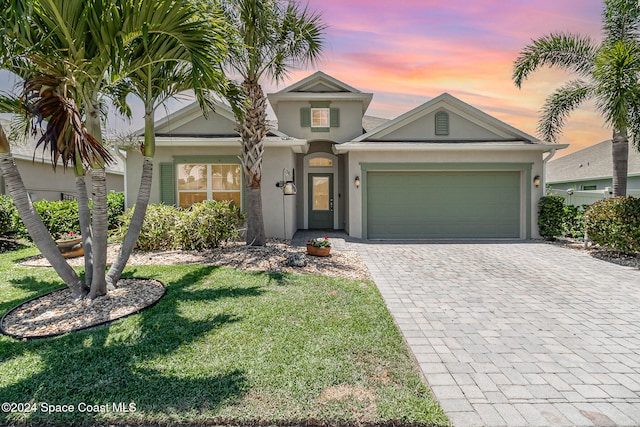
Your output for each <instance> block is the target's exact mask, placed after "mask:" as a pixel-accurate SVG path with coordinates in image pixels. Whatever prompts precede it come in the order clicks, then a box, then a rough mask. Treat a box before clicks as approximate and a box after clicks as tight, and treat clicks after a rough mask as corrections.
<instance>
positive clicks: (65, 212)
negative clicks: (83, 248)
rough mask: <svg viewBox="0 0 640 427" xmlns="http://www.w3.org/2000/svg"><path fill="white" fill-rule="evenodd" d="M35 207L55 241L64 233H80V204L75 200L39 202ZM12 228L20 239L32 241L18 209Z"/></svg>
mask: <svg viewBox="0 0 640 427" xmlns="http://www.w3.org/2000/svg"><path fill="white" fill-rule="evenodd" d="M33 207H34V208H35V210H36V211H37V212H38V214H39V215H40V217H41V218H42V222H43V223H44V226H45V227H46V228H47V230H49V233H51V236H52V237H53V238H54V239H59V238H60V237H61V236H62V235H63V234H64V233H69V232H74V233H79V232H80V220H79V218H78V202H76V201H75V200H56V201H53V202H51V201H49V200H38V201H36V202H33ZM12 227H13V229H14V231H15V232H16V234H17V236H18V237H21V238H24V239H28V240H31V236H29V232H28V231H27V227H25V225H24V223H23V222H22V219H21V218H20V215H19V214H18V210H17V209H16V210H14V212H13V218H12Z"/></svg>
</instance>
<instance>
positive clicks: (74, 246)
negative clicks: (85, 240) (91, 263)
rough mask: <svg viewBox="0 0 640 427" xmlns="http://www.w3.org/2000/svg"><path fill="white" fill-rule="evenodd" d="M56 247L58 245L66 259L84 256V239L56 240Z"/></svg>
mask: <svg viewBox="0 0 640 427" xmlns="http://www.w3.org/2000/svg"><path fill="white" fill-rule="evenodd" d="M56 245H58V249H59V250H60V253H61V254H62V256H63V257H65V258H75V257H79V256H82V255H84V249H83V248H82V237H76V238H74V239H69V240H56Z"/></svg>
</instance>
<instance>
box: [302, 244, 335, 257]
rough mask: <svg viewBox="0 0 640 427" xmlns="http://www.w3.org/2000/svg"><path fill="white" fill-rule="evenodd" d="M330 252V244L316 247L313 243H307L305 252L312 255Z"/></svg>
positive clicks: (327, 254)
mask: <svg viewBox="0 0 640 427" xmlns="http://www.w3.org/2000/svg"><path fill="white" fill-rule="evenodd" d="M330 252H331V246H326V247H320V248H319V247H316V246H313V245H307V253H308V254H309V255H313V256H329V253H330Z"/></svg>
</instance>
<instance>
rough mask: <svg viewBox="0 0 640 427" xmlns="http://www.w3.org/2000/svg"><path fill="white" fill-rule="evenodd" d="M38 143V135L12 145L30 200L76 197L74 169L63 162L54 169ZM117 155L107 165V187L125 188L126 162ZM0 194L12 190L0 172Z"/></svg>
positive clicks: (12, 151) (110, 190) (0, 120)
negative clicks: (65, 166)
mask: <svg viewBox="0 0 640 427" xmlns="http://www.w3.org/2000/svg"><path fill="white" fill-rule="evenodd" d="M0 123H1V124H2V127H3V128H4V129H5V130H7V129H8V128H9V125H10V123H9V121H7V120H3V119H0ZM36 143H37V139H36V138H35V137H30V138H27V139H26V141H25V142H24V143H16V144H13V143H12V145H11V153H12V155H13V158H14V161H15V163H16V166H17V167H18V170H19V171H20V176H21V177H22V181H23V182H24V185H25V187H26V189H27V191H28V192H29V195H30V196H31V200H33V201H36V200H62V199H69V198H75V191H76V181H75V176H74V174H73V170H72V169H67V170H65V169H64V168H63V167H62V164H59V165H58V167H57V168H56V170H55V171H54V170H53V167H52V166H51V160H50V157H49V155H44V154H43V152H42V149H36ZM114 159H115V161H116V162H115V163H114V164H111V165H109V166H108V167H107V191H108V192H122V191H124V162H123V161H122V160H121V159H119V158H117V157H116V156H114ZM89 186H90V185H89ZM0 194H9V192H8V190H7V189H6V188H5V183H4V180H3V179H2V176H0Z"/></svg>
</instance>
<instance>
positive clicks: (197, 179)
mask: <svg viewBox="0 0 640 427" xmlns="http://www.w3.org/2000/svg"><path fill="white" fill-rule="evenodd" d="M177 174H178V206H180V207H182V208H185V207H189V206H191V205H192V204H194V203H197V202H201V201H203V200H231V201H233V202H234V203H235V204H236V205H237V206H240V201H241V192H242V173H241V169H240V165H239V164H179V165H177Z"/></svg>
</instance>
